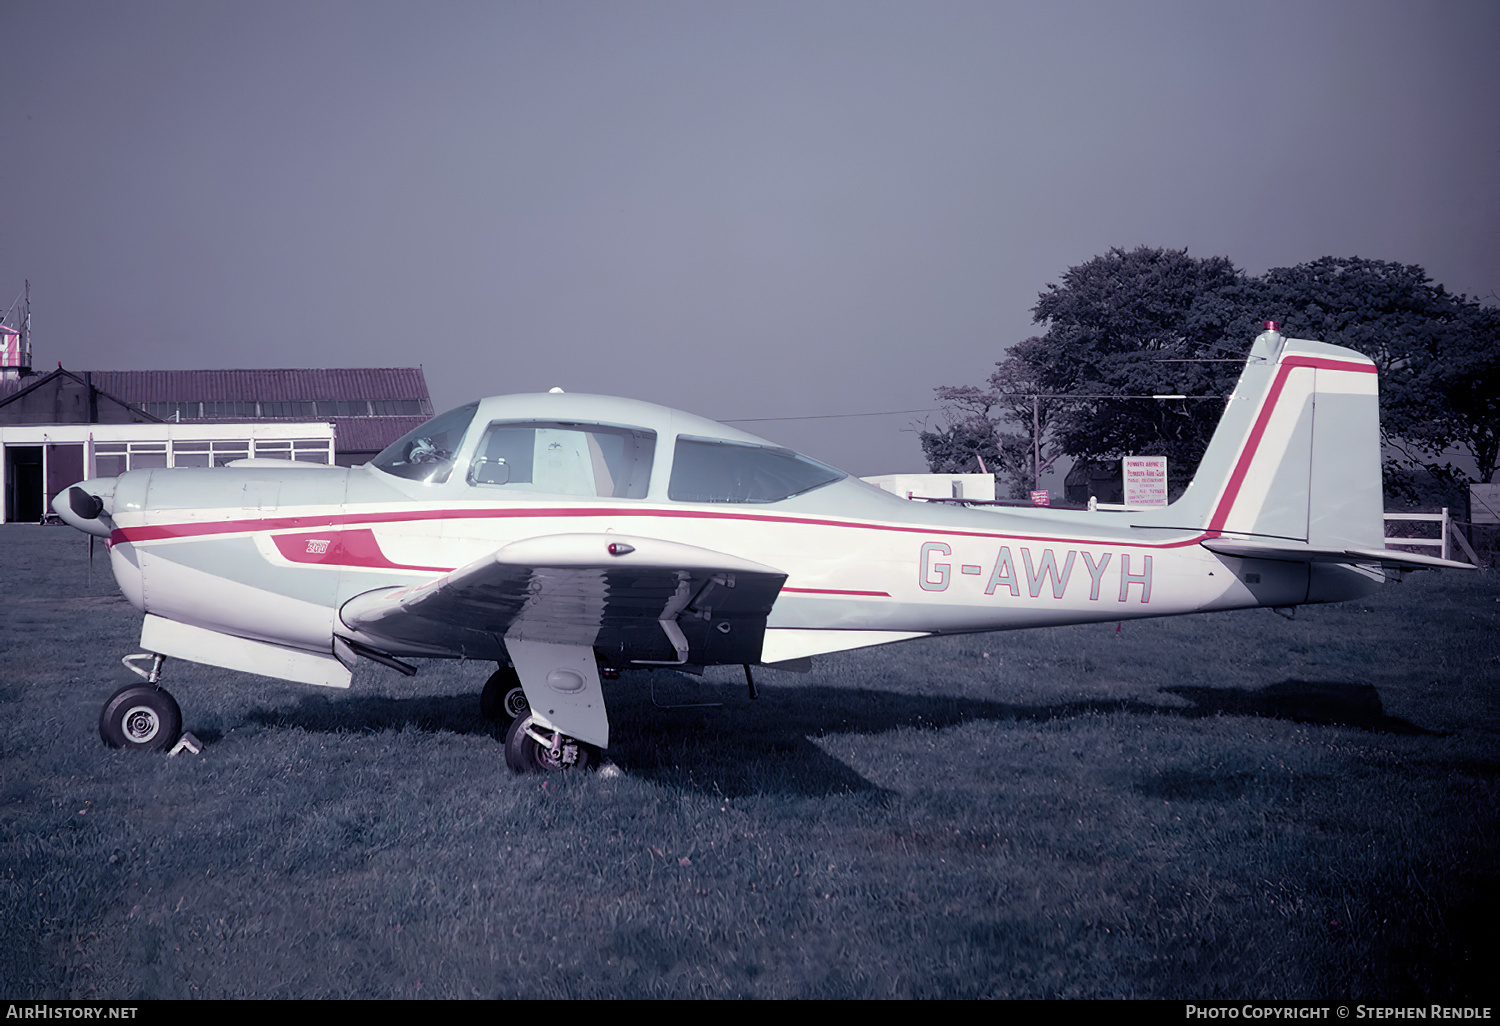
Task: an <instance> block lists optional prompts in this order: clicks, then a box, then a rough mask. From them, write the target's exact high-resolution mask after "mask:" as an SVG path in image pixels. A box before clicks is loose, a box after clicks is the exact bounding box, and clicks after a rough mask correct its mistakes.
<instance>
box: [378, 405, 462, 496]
mask: <svg viewBox="0 0 1500 1026" xmlns="http://www.w3.org/2000/svg"><path fill="white" fill-rule="evenodd" d="M478 408H479V404H478V403H470V404H469V405H467V406H460V407H459V408H458V409H456V410H449V411H448V412H447V413H445V414H443V415H442V416H441V417H434V418H433V419H432V420H429V421H428V422H427V423H425V424H423V425H422V426H421V427H419V428H417V429H416V430H414V431H410V432H408V433H406V434H404V435H402V436H401V437H400V438H398V439H396V440H395V441H394V442H392V443H391V444H390V445H388V446H386V447H385V448H384V449H382V450H381V451H380V453H379V454H378V455H377V456H376V457H375V458H374V459H373V460H371V461H370V462H371V463H373V464H374V465H375V467H376V468H377V469H379V470H383V471H385V472H386V473H387V474H394V475H395V476H396V477H404V478H406V479H408V480H411V481H425V482H426V483H428V484H442V483H443V482H444V481H446V480H448V475H449V474H450V473H452V471H453V456H454V454H455V453H457V452H458V447H459V446H460V445H462V444H463V441H464V435H465V434H466V433H467V432H468V430H469V424H470V422H471V421H473V419H474V412H475V411H476V410H477V409H478Z"/></svg>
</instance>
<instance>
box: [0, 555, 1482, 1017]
mask: <svg viewBox="0 0 1500 1026" xmlns="http://www.w3.org/2000/svg"><path fill="white" fill-rule="evenodd" d="M86 557H87V543H86V541H85V540H83V539H82V536H80V535H78V534H76V533H75V532H72V531H68V530H66V529H62V528H43V527H33V526H27V525H8V526H4V527H0V589H3V596H4V604H3V613H0V616H3V618H4V619H3V621H0V656H3V662H0V667H3V671H0V703H3V709H4V711H5V716H4V719H3V724H0V997H5V998H29V999H36V998H82V999H103V998H115V999H131V998H176V997H262V998H276V997H299V998H303V997H305V998H312V997H336V998H337V997H373V998H387V997H437V998H462V997H507V996H520V997H567V998H605V997H626V998H629V997H737V996H748V997H772V998H778V997H926V998H937V997H955V998H957V997H1001V998H1003V997H1126V998H1130V997H1156V998H1213V997H1222V998H1349V999H1360V998H1364V999H1375V998H1382V999H1416V998H1421V999H1431V1000H1439V999H1465V998H1467V999H1485V1000H1486V1001H1487V1000H1488V999H1491V998H1492V997H1493V995H1494V993H1495V984H1494V981H1493V977H1494V974H1495V968H1496V961H1495V947H1496V946H1495V944H1494V941H1493V936H1492V931H1493V928H1494V924H1495V922H1496V918H1497V913H1500V900H1497V899H1500V857H1497V856H1500V834H1497V811H1496V810H1497V807H1500V802H1497V798H1500V786H1497V772H1500V745H1497V741H1500V695H1497V692H1496V687H1495V685H1496V681H1497V678H1500V574H1495V573H1492V572H1456V571H1452V572H1445V573H1442V574H1433V573H1426V574H1417V575H1414V576H1413V577H1411V578H1410V579H1409V580H1407V581H1406V582H1405V583H1404V584H1401V585H1399V586H1390V587H1387V588H1384V589H1382V591H1381V592H1380V593H1378V594H1377V595H1375V596H1373V597H1372V598H1370V599H1368V600H1365V601H1362V602H1356V603H1348V604H1344V605H1339V606H1328V607H1313V608H1303V609H1300V610H1298V611H1297V615H1296V618H1295V619H1294V620H1292V621H1286V620H1283V619H1281V618H1278V617H1277V616H1275V615H1273V614H1272V613H1270V612H1268V611H1265V610H1256V611H1249V612H1244V613H1230V614H1217V615H1213V616H1198V617H1179V618H1175V619H1168V620H1161V621H1138V622H1131V623H1125V624H1124V625H1123V626H1122V627H1121V629H1119V630H1117V629H1116V625H1115V624H1108V625H1095V626H1088V627H1074V628H1063V629H1056V630H1051V631H1029V632H1016V633H1011V634H991V635H979V636H973V637H967V638H955V639H944V640H937V641H923V642H914V643H910V644H906V645H898V646H894V647H891V648H885V649H875V650H870V651H866V652H860V653H853V654H849V655H846V656H836V657H830V658H827V659H824V660H820V661H817V663H816V665H815V667H814V669H813V672H812V673H810V674H805V675H796V674H789V673H777V672H773V671H763V672H761V673H760V674H759V675H758V678H757V679H758V682H759V683H760V685H761V698H760V699H759V700H758V701H756V702H751V701H749V700H748V697H747V695H746V693H745V687H744V683H743V675H742V674H741V673H740V672H739V671H738V670H737V669H734V670H731V669H727V668H719V669H716V670H711V671H709V674H708V676H707V677H706V678H703V679H701V680H700V679H698V678H692V677H687V676H683V675H680V674H676V673H666V672H659V673H656V674H648V673H645V672H641V673H628V674H625V675H624V676H623V677H622V679H621V680H620V681H618V682H615V683H614V684H608V685H606V694H607V695H608V696H609V699H610V702H611V720H612V725H613V726H612V734H613V738H614V742H615V743H614V745H613V746H612V748H611V749H610V752H609V756H610V759H611V762H612V764H613V765H614V766H615V767H617V768H618V772H617V773H615V772H611V773H604V774H597V775H594V774H556V775H550V776H543V777H516V776H512V775H511V774H510V773H509V772H507V771H506V769H505V766H504V761H503V756H502V753H501V750H500V745H499V744H498V742H497V740H496V738H494V737H493V736H492V734H491V731H490V726H489V724H487V723H486V722H485V721H483V720H482V719H480V717H479V715H478V698H477V693H478V689H479V687H480V686H481V684H482V683H483V681H484V679H485V677H486V676H487V675H488V672H489V670H490V669H491V667H490V666H488V665H485V664H477V663H470V664H466V665H465V664H459V663H454V662H428V663H424V664H423V669H422V673H421V674H420V675H419V676H417V677H415V678H412V679H407V678H403V677H400V676H399V675H397V674H395V673H394V672H392V671H388V670H385V669H383V668H380V667H376V666H371V665H365V666H362V667H361V668H360V669H359V670H358V671H357V672H356V674H355V683H354V687H353V688H352V689H351V690H350V691H347V692H334V691H320V690H319V689H315V688H304V687H300V686H296V685H289V684H282V683H278V682H274V681H267V680H264V679H261V678H254V677H250V676H247V675H243V674H235V673H231V672H228V671H220V670H215V669H211V668H208V667H200V666H196V665H193V664H189V663H182V662H170V661H169V663H168V664H167V675H166V679H165V682H164V683H166V685H167V686H168V687H170V688H171V690H172V692H173V693H174V694H175V695H176V696H177V699H178V701H179V702H180V703H181V704H182V707H183V717H184V725H185V727H186V729H188V730H190V731H192V732H193V733H194V734H196V735H197V736H198V737H199V738H201V739H203V740H204V741H206V742H207V746H206V748H205V750H204V752H203V754H201V755H198V756H190V755H182V756H178V757H175V758H167V757H164V756H161V755H155V756H152V755H132V754H127V753H121V752H116V751H112V750H110V749H107V748H105V747H104V746H103V745H102V744H101V743H100V740H99V736H98V732H97V718H98V714H99V708H100V705H101V704H102V703H103V701H104V699H105V698H106V697H107V696H108V695H109V694H110V693H111V692H112V691H113V690H114V689H115V688H117V687H119V686H120V685H122V684H124V683H128V682H130V681H131V680H133V679H134V678H133V677H132V676H131V675H130V674H129V673H128V672H127V671H126V670H125V669H124V668H123V667H121V666H120V664H119V661H118V660H119V657H120V656H121V655H123V654H125V653H127V652H130V651H134V643H135V642H136V640H137V638H138V632H139V627H140V618H139V615H138V614H137V613H136V612H135V611H134V610H133V609H131V608H130V607H129V606H128V605H127V604H126V603H125V602H124V600H123V599H121V598H119V597H118V594H117V592H116V590H115V587H114V581H113V578H112V577H111V576H110V575H109V574H108V571H107V564H106V563H104V562H100V563H99V564H97V565H96V568H95V572H94V577H93V581H92V584H90V583H89V580H88V564H87V558H86ZM702 702H720V703H722V705H719V706H713V707H696V708H694V707H684V706H686V705H687V704H689V703H702Z"/></svg>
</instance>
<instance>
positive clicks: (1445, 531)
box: [1438, 506, 1453, 559]
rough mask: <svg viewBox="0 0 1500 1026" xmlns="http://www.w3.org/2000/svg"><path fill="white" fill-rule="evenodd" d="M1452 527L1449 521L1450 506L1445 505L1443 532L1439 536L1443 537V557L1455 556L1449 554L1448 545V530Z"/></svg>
mask: <svg viewBox="0 0 1500 1026" xmlns="http://www.w3.org/2000/svg"><path fill="white" fill-rule="evenodd" d="M1450 529H1451V525H1450V524H1449V522H1448V507H1447V506H1444V507H1443V533H1442V534H1440V535H1439V536H1438V537H1440V538H1442V539H1443V550H1442V551H1443V558H1444V559H1451V558H1453V557H1451V556H1449V555H1448V546H1449V544H1450V543H1449V541H1448V531H1449V530H1450Z"/></svg>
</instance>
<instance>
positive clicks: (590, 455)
mask: <svg viewBox="0 0 1500 1026" xmlns="http://www.w3.org/2000/svg"><path fill="white" fill-rule="evenodd" d="M568 398H569V399H572V400H575V401H582V400H587V399H596V398H601V397H587V396H570V397H568ZM602 401H603V402H607V403H614V404H623V403H624V401H622V400H602ZM502 402H503V401H500V400H486V401H485V402H484V403H483V404H481V403H470V404H468V405H467V406H460V407H459V408H458V409H456V410H450V411H449V412H447V413H445V414H443V415H442V416H440V417H436V418H434V419H433V420H430V421H428V422H427V423H426V424H423V425H422V426H421V427H419V428H417V429H415V430H414V431H411V432H409V433H408V434H406V435H404V436H403V437H401V438H399V439H397V440H396V441H395V442H393V443H391V444H390V445H389V446H387V447H386V448H385V449H384V450H383V451H381V453H380V454H379V455H377V456H376V457H375V459H374V460H372V461H371V462H372V464H373V465H374V467H375V468H376V469H377V470H380V471H383V472H384V473H387V474H391V475H394V476H396V477H400V478H405V479H406V480H409V481H418V482H422V483H424V484H429V485H441V484H447V483H448V482H449V481H450V479H452V481H454V482H459V481H462V482H463V483H464V484H466V485H467V486H468V487H469V488H471V489H473V494H474V496H475V497H479V496H480V495H484V494H494V493H505V492H513V493H533V494H537V495H572V496H583V497H597V498H616V499H644V498H647V497H648V496H649V495H650V493H651V480H652V470H653V466H654V462H655V458H656V451H657V441H658V437H659V436H662V435H665V436H668V437H672V436H675V438H674V442H673V449H672V464H671V473H670V476H669V477H668V479H667V482H666V493H667V494H666V498H668V499H670V500H672V501H674V502H700V503H701V502H732V503H768V502H779V501H781V500H782V499H787V498H790V497H792V496H794V495H801V494H802V493H804V492H809V491H812V490H813V489H815V488H820V487H822V486H823V485H827V484H832V483H833V482H834V481H839V480H842V479H843V478H844V477H845V476H846V475H845V474H844V473H843V472H842V471H839V470H835V469H833V468H832V467H828V466H825V465H823V464H822V463H819V462H817V461H816V460H811V459H808V458H807V457H806V456H803V455H801V454H800V453H796V452H793V451H792V450H790V449H785V448H782V447H780V446H775V445H772V444H770V443H768V442H765V441H762V440H760V439H755V438H753V436H749V435H742V434H740V433H739V432H732V431H730V430H729V429H727V428H725V429H723V431H724V433H725V434H726V435H728V434H734V435H740V437H738V438H733V437H716V436H714V435H708V434H702V433H698V432H699V431H701V430H702V429H705V428H708V429H711V428H715V427H720V425H715V424H714V423H713V422H712V421H707V420H702V419H701V418H697V417H689V416H688V415H686V414H676V413H675V411H670V410H666V409H663V408H661V407H653V406H649V405H648V404H644V403H638V404H629V405H628V406H626V407H624V408H626V409H629V408H634V407H639V408H640V409H641V410H642V411H643V412H655V413H657V414H658V416H657V417H655V418H654V419H657V420H659V421H665V423H660V424H658V426H657V427H655V428H653V427H648V426H644V425H628V424H617V423H605V422H592V421H585V420H575V419H572V418H562V417H559V418H556V419H539V418H534V417H523V416H517V417H509V416H506V415H505V412H506V411H505V409H504V406H503V405H502ZM481 406H483V407H484V409H483V410H481ZM617 412H618V411H617ZM674 417H675V418H677V419H680V420H683V421H687V422H689V423H687V424H686V425H685V426H689V427H692V428H694V429H695V432H694V433H692V434H689V433H681V432H677V431H675V430H672V429H671V427H672V425H671V423H670V422H671V420H672V418H674ZM456 468H461V473H456V472H455V471H456Z"/></svg>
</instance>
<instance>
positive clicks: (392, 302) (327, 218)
mask: <svg viewBox="0 0 1500 1026" xmlns="http://www.w3.org/2000/svg"><path fill="white" fill-rule="evenodd" d="M0 41H3V50H0V53H3V54H4V59H3V63H0V132H3V136H0V143H3V152H0V293H3V294H4V298H3V303H4V304H5V305H8V304H9V302H10V299H11V297H13V296H14V295H15V294H16V293H17V292H19V290H20V288H21V284H22V281H23V279H27V278H29V279H30V280H31V283H32V300H33V315H34V319H33V325H34V329H35V334H34V341H35V347H36V348H35V355H36V359H37V364H38V366H42V367H48V366H53V365H55V364H56V362H57V361H59V360H60V361H62V362H63V364H64V365H66V366H68V367H73V368H77V369H80V370H81V369H130V368H174V367H278V366H386V365H408V364H414V363H421V364H422V365H423V366H424V367H425V369H426V371H427V378H428V382H429V384H430V386H431V388H432V392H433V399H434V402H435V403H436V404H437V405H438V406H439V407H447V406H453V405H457V404H458V403H460V402H464V401H467V400H468V399H470V398H473V397H476V396H478V395H484V394H500V393H504V392H515V391H533V390H545V389H547V388H549V387H551V386H553V385H558V386H561V387H563V388H565V389H567V390H569V391H594V392H608V393H614V394H620V395H627V396H631V397H634V398H639V399H647V400H651V401H655V402H663V403H666V404H669V405H675V406H679V407H682V408H685V409H689V410H692V411H693V412H696V413H702V414H706V415H709V416H714V417H718V418H721V419H722V418H748V417H778V416H797V415H805V414H829V413H858V412H864V411H875V410H904V409H911V408H920V407H929V406H931V405H932V401H931V396H932V392H931V390H932V388H933V387H934V386H936V385H940V384H960V383H978V382H980V381H982V380H983V379H984V378H985V377H986V376H987V374H988V373H989V371H990V369H991V367H992V365H993V363H994V361H995V360H997V359H999V357H1000V356H1001V352H1002V349H1003V347H1004V346H1006V345H1008V344H1009V343H1011V342H1014V341H1016V340H1018V339H1020V338H1024V337H1025V336H1026V335H1028V334H1032V333H1033V330H1034V329H1033V327H1032V325H1031V323H1030V308H1031V306H1032V304H1033V303H1034V302H1035V299H1036V295H1037V293H1038V292H1039V291H1040V290H1041V289H1042V288H1043V287H1044V286H1045V285H1046V284H1047V282H1049V281H1055V280H1057V278H1058V277H1059V276H1060V275H1061V273H1062V272H1063V271H1064V270H1065V269H1066V268H1067V267H1068V266H1070V265H1072V264H1076V263H1079V262H1081V261H1083V260H1087V259H1088V258H1089V257H1092V256H1094V255H1097V254H1099V253H1102V252H1104V251H1105V250H1106V249H1108V248H1109V247H1111V246H1122V247H1127V248H1128V247H1133V246H1136V245H1142V244H1146V245H1159V246H1171V247H1178V248H1180V247H1184V246H1185V247H1187V248H1188V249H1189V251H1190V252H1191V253H1193V254H1194V255H1198V256H1210V255H1224V256H1228V257H1229V258H1231V259H1232V260H1234V261H1235V263H1236V264H1238V265H1239V266H1240V267H1242V268H1244V269H1246V270H1248V271H1251V272H1260V271H1264V270H1265V269H1267V268H1269V267H1273V266H1284V265H1289V264H1294V263H1299V262H1301V261H1304V260H1311V259H1315V258H1317V257H1320V256H1325V255H1332V256H1363V257H1370V258H1376V259H1384V260H1397V261H1401V262H1403V263H1418V264H1422V265H1423V266H1425V267H1426V268H1427V270H1428V271H1429V272H1430V273H1431V274H1432V275H1433V277H1434V278H1436V279H1437V280H1438V281H1440V282H1442V283H1443V284H1445V285H1447V286H1448V287H1449V288H1450V289H1452V290H1454V291H1460V292H1467V293H1469V294H1471V295H1481V296H1484V295H1490V294H1491V293H1497V292H1500V185H1497V183H1500V45H1497V44H1500V4H1496V3H1495V2H1494V0H1476V2H1457V0H1454V2H1435V3H1430V2H1429V3H1417V2H1402V3H1391V2H1378V0H1357V2H1344V0H1340V2H1332V0H1324V2H1318V0H1310V2H1309V0H1303V2H1299V3H1286V4H1280V3H1254V4H1252V3H1244V2H1240V3H1214V2H1204V0H1197V2H1185V3H1175V2H1151V3H1123V2H1107V3H1066V2H1063V3H1048V4H1042V3H998V2H988V3H942V2H933V0H924V2H920V3H876V2H870V0H860V2H849V3H820V2H815V0H805V2H797V3H772V2H765V0H758V2H753V3H738V2H727V0H703V2H698V3H637V2H628V0H616V2H608V3H567V2H561V0H549V2H545V3H500V2H488V3H423V4H416V3H377V2H370V0H361V2H356V3H333V2H298V3H277V2H256V3H222V2H221V3H206V2H193V3H169V2H153V3H143V2H132V0H127V2H119V3H68V2H61V3H59V2H31V0H8V2H7V3H5V4H4V5H3V6H0ZM916 419H919V418H917V417H913V416H910V415H906V416H890V417H871V418H854V419H846V420H811V421H787V422H780V423H761V424H746V425H743V426H744V427H746V428H748V429H750V430H753V431H755V432H756V433H758V434H762V435H765V436H767V437H770V438H773V439H775V440H777V441H780V442H783V443H785V444H789V445H793V446H796V447H797V448H800V449H804V450H805V451H807V452H809V453H810V454H811V455H814V456H817V457H819V458H821V459H824V460H827V461H829V462H832V463H834V464H836V465H839V466H842V467H844V468H845V469H848V470H851V471H854V472H856V473H862V474H872V473H881V472H895V471H907V470H919V469H922V461H921V454H920V449H919V447H918V445H917V443H916V439H915V436H914V435H913V434H911V433H910V432H909V431H903V429H905V428H909V427H910V425H911V423H912V422H913V421H914V420H916Z"/></svg>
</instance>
